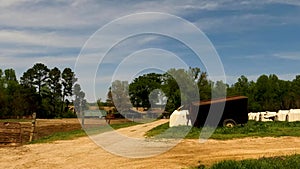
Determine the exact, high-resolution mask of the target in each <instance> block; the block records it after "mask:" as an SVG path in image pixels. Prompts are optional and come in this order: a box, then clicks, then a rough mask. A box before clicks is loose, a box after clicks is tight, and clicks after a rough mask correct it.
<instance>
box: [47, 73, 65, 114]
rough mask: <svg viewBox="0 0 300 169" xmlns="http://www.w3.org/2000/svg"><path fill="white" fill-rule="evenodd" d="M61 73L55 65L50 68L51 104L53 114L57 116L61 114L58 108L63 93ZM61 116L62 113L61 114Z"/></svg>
mask: <svg viewBox="0 0 300 169" xmlns="http://www.w3.org/2000/svg"><path fill="white" fill-rule="evenodd" d="M60 79H61V73H60V70H59V69H58V68H57V67H55V68H53V69H51V70H50V72H49V79H48V87H49V97H50V105H51V106H52V113H51V114H52V115H53V116H55V114H56V115H59V113H60V111H59V110H58V109H57V108H59V106H58V105H59V104H60V101H61V94H62V85H61V83H60ZM60 116H61V114H60Z"/></svg>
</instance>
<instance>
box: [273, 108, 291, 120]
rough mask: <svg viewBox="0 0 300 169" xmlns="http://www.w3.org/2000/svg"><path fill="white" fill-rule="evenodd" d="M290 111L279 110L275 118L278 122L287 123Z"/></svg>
mask: <svg viewBox="0 0 300 169" xmlns="http://www.w3.org/2000/svg"><path fill="white" fill-rule="evenodd" d="M289 111H290V110H279V111H278V112H277V114H276V116H275V120H276V121H287V119H286V116H287V114H288V113H289Z"/></svg>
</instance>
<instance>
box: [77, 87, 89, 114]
mask: <svg viewBox="0 0 300 169" xmlns="http://www.w3.org/2000/svg"><path fill="white" fill-rule="evenodd" d="M74 97H75V99H74V107H75V111H76V113H77V115H80V116H81V117H82V116H83V113H84V110H85V109H86V108H87V105H86V103H87V102H86V100H85V99H84V97H85V93H84V92H83V91H82V90H81V87H80V85H79V84H78V83H76V84H75V85H74Z"/></svg>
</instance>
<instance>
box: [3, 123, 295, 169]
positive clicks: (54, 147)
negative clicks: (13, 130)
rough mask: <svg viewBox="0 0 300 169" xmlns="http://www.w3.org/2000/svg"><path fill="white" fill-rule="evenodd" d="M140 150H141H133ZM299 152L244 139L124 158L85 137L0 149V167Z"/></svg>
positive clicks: (287, 141) (137, 133)
mask: <svg viewBox="0 0 300 169" xmlns="http://www.w3.org/2000/svg"><path fill="white" fill-rule="evenodd" d="M155 123H157V124H151V125H149V124H144V125H143V127H141V126H134V127H130V128H127V129H125V128H123V129H121V130H120V132H121V133H123V134H129V135H130V136H134V137H137V138H140V139H142V137H143V134H142V132H144V131H147V130H149V129H150V128H152V127H153V126H155V125H158V124H160V123H163V121H159V122H155ZM124 142H125V141H124ZM136 151H142V150H136ZM295 153H300V138H297V137H279V138H270V137H267V138H246V139H235V140H227V141H216V140H208V141H207V142H205V143H199V141H198V140H183V141H181V142H180V143H179V144H178V145H177V146H176V147H174V148H172V149H171V150H169V151H167V152H165V153H163V154H160V155H158V156H154V157H150V158H125V157H121V156H116V155H114V154H111V153H109V152H107V151H105V150H103V149H102V148H101V147H99V146H97V145H96V144H95V143H94V142H93V141H91V140H90V139H89V138H88V137H82V138H78V139H75V140H67V141H56V142H54V143H48V144H33V145H25V146H22V147H17V148H0V168H70V169H71V168H72V169H73V168H101V169H102V168H106V169H110V168H112V169H113V168H130V169H131V168H185V167H189V166H194V165H197V164H198V161H201V163H202V164H211V163H213V162H216V161H220V160H223V159H237V160H239V159H245V158H259V157H267V156H277V155H287V154H295Z"/></svg>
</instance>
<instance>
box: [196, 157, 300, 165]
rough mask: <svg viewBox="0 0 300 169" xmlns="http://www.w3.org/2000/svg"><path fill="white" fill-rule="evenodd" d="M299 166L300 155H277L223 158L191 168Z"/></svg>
mask: <svg viewBox="0 0 300 169" xmlns="http://www.w3.org/2000/svg"><path fill="white" fill-rule="evenodd" d="M299 167H300V155H296V154H295V155H290V156H278V157H269V158H265V157H264V158H260V159H248V160H242V161H234V160H225V161H221V162H219V163H216V164H213V165H212V166H211V167H205V166H204V165H199V166H197V167H192V168H191V169H197V168H198V169H250V168H251V169H282V168H284V169H296V168H299Z"/></svg>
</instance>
